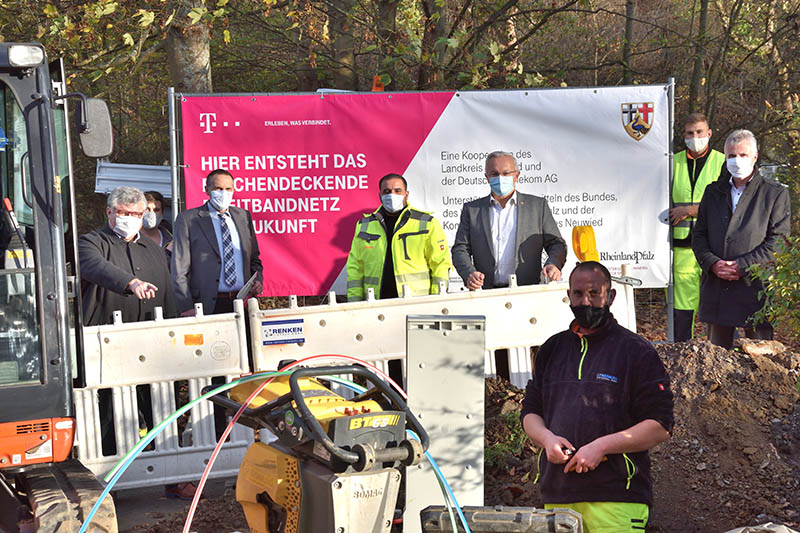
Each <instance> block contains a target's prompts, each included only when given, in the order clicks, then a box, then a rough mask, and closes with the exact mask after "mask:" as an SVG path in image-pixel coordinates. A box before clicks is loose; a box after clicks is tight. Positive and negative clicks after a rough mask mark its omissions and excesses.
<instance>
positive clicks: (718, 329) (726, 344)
mask: <svg viewBox="0 0 800 533" xmlns="http://www.w3.org/2000/svg"><path fill="white" fill-rule="evenodd" d="M735 332H736V327H735V326H722V325H720V324H709V325H708V340H709V341H711V343H712V344H716V345H717V346H722V347H723V348H725V349H728V350H730V349H731V348H733V334H734V333H735ZM772 334H773V329H772V325H771V324H770V323H769V322H762V323H761V324H759V325H758V326H756V327H755V328H744V336H745V337H747V338H748V339H759V340H772Z"/></svg>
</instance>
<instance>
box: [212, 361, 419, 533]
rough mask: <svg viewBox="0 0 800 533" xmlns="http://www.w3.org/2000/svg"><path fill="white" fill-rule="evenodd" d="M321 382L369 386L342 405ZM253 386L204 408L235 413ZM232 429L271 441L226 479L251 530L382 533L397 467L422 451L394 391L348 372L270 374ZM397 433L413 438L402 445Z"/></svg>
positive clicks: (359, 370)
mask: <svg viewBox="0 0 800 533" xmlns="http://www.w3.org/2000/svg"><path fill="white" fill-rule="evenodd" d="M331 375H352V376H361V377H363V378H364V379H366V380H367V381H368V382H369V383H370V384H371V385H373V387H372V388H370V389H368V390H367V391H366V392H364V393H362V394H360V395H358V396H356V397H354V398H353V399H351V400H346V399H345V398H343V397H341V396H339V395H338V394H335V393H334V392H332V391H331V389H330V388H329V387H327V386H325V385H324V384H323V383H322V381H321V380H320V378H321V377H322V376H331ZM259 385H260V382H257V381H251V382H248V383H243V384H241V385H238V386H236V387H235V388H233V389H231V391H230V396H226V395H224V394H218V395H216V396H213V397H212V398H211V401H213V402H214V403H215V404H217V405H220V406H222V407H225V408H226V410H227V411H228V412H229V413H230V412H231V411H233V412H235V411H238V410H239V408H240V407H241V402H244V401H246V399H247V398H248V397H249V396H250V395H251V394H252V393H253V391H254V390H255V389H256V388H257V387H258V386H259ZM212 387H213V386H212ZM212 387H208V388H207V389H208V390H210V389H211V388H212ZM230 414H232V413H230ZM239 422H240V423H242V424H244V425H246V426H248V427H251V428H253V429H255V430H261V429H268V430H270V431H271V432H272V433H273V434H274V435H275V437H277V438H276V439H275V440H272V441H271V442H269V444H267V443H265V442H255V443H254V444H253V445H252V446H251V447H250V448H249V449H248V451H247V453H246V454H245V457H244V460H243V461H242V465H241V468H240V470H239V477H238V479H237V481H236V499H237V500H238V501H239V503H241V505H242V508H243V509H244V513H245V516H246V518H247V523H248V526H249V527H250V530H251V531H253V532H254V533H311V532H314V533H319V532H336V533H368V532H388V531H390V530H391V527H392V521H393V518H394V512H395V507H396V504H397V496H398V492H399V489H400V479H401V472H400V470H399V468H400V467H402V466H411V465H416V464H418V463H419V462H420V461H421V460H422V457H423V455H424V453H425V451H426V450H427V449H428V435H427V434H426V433H425V430H424V429H423V428H422V426H421V425H420V423H419V422H418V421H417V419H416V418H415V417H414V415H413V414H412V413H411V412H410V411H409V410H408V406H407V405H406V403H405V402H404V401H403V399H402V398H401V397H400V396H399V395H398V394H397V392H395V391H394V390H392V389H390V388H389V387H388V386H387V385H386V383H385V382H384V381H383V380H382V379H380V378H379V377H378V376H376V375H375V374H373V373H372V372H370V371H369V370H367V369H366V368H364V367H361V366H355V365H351V366H335V367H333V366H328V367H314V368H301V369H298V370H296V371H294V372H293V373H292V374H290V375H284V376H279V377H276V378H275V379H274V380H273V381H272V382H270V383H269V384H268V385H267V386H266V387H264V389H263V390H262V391H261V392H260V393H259V394H258V396H256V398H255V399H254V401H252V402H251V403H250V406H249V407H248V408H246V409H245V410H244V411H243V413H242V416H241V418H239ZM407 428H408V429H411V430H412V431H414V433H416V435H417V436H419V440H415V439H409V438H407V437H406V429H407Z"/></svg>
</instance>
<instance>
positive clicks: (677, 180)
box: [672, 150, 725, 239]
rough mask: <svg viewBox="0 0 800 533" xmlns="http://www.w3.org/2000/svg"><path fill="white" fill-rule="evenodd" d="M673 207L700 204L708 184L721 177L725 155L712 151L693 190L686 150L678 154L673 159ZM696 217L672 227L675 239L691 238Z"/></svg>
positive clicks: (686, 219)
mask: <svg viewBox="0 0 800 533" xmlns="http://www.w3.org/2000/svg"><path fill="white" fill-rule="evenodd" d="M672 162H673V173H672V206H673V207H678V206H682V205H692V204H699V203H700V200H702V199H703V193H704V192H705V190H706V187H707V186H708V184H710V183H713V182H714V181H716V180H717V178H718V177H719V172H720V170H721V169H722V165H724V164H725V155H724V154H722V153H721V152H718V151H716V150H711V151H710V152H709V154H708V157H707V158H706V162H705V164H704V165H703V170H701V171H700V175H699V176H697V181H696V182H695V184H694V189H692V180H691V179H690V178H689V165H688V163H687V161H686V150H684V151H682V152H678V153H677V154H675V156H674V157H673V159H672ZM694 220H695V219H694V217H688V218H685V219H684V220H681V221H680V222H678V224H676V225H675V226H673V227H672V238H673V239H685V238H687V237H688V236H689V232H690V231H691V228H692V225H693V224H694Z"/></svg>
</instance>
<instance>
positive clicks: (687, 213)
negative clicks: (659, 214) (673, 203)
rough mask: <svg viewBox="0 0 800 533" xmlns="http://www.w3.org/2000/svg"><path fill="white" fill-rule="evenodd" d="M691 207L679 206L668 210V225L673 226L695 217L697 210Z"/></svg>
mask: <svg viewBox="0 0 800 533" xmlns="http://www.w3.org/2000/svg"><path fill="white" fill-rule="evenodd" d="M692 207H693V206H691V205H679V206H677V207H673V208H672V209H670V210H669V223H670V224H672V225H673V226H674V225H675V224H677V223H678V222H680V221H681V220H686V218H688V217H693V216H697V209H696V208H695V209H692Z"/></svg>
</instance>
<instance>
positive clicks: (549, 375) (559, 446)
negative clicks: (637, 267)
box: [521, 261, 673, 533]
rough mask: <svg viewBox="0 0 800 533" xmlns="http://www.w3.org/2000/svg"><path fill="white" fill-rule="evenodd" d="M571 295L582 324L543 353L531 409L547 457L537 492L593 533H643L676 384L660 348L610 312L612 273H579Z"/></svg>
mask: <svg viewBox="0 0 800 533" xmlns="http://www.w3.org/2000/svg"><path fill="white" fill-rule="evenodd" d="M567 295H568V297H569V301H570V307H571V308H572V311H573V313H574V314H575V320H574V321H573V322H572V324H571V325H570V328H569V329H568V330H566V331H563V332H561V333H558V334H556V335H554V336H552V337H550V339H548V340H547V342H545V343H544V345H543V346H542V347H541V348H540V349H539V351H538V352H537V354H536V362H535V368H534V374H533V379H531V380H530V381H529V382H528V385H527V388H526V390H525V399H524V401H523V402H522V413H521V418H522V424H523V427H524V429H525V433H527V434H528V436H529V437H530V439H531V440H532V441H533V442H534V444H536V446H538V447H539V448H540V450H541V452H540V454H539V462H538V465H539V466H538V470H539V473H538V474H537V476H536V480H535V481H534V482H538V481H539V479H541V492H542V499H543V501H544V503H545V507H546V508H548V509H552V508H554V507H569V508H571V509H574V510H575V511H577V512H579V513H581V515H582V517H583V521H584V527H585V530H586V531H589V532H601V533H606V532H612V531H613V532H616V531H631V530H636V529H641V530H642V531H643V530H644V528H645V525H646V523H647V519H648V517H649V506H650V505H652V500H653V498H652V480H651V478H650V459H649V456H648V453H647V450H649V449H650V448H652V447H654V446H656V445H657V444H659V443H660V442H662V441H664V440H666V439H667V438H668V437H669V432H670V431H671V430H672V425H673V402H672V392H671V391H670V388H669V377H668V376H667V372H666V370H665V369H664V365H663V364H662V363H661V359H660V358H659V357H658V354H657V353H656V351H655V350H654V349H653V347H652V345H651V344H650V343H649V342H647V341H646V340H644V339H642V338H641V337H639V336H638V335H636V334H635V333H632V332H630V331H628V330H627V329H625V328H623V327H622V326H620V325H619V324H617V321H616V320H614V317H613V316H612V315H611V313H610V312H609V306H610V305H611V303H612V302H613V301H614V296H615V291H614V289H612V288H611V275H610V274H609V272H608V269H606V268H605V267H604V266H603V265H601V264H600V263H597V262H594V261H587V262H583V263H580V264H579V265H578V266H577V267H575V269H574V270H573V271H572V274H571V275H570V279H569V290H568V291H567ZM542 455H545V457H542ZM543 459H546V460H543Z"/></svg>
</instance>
